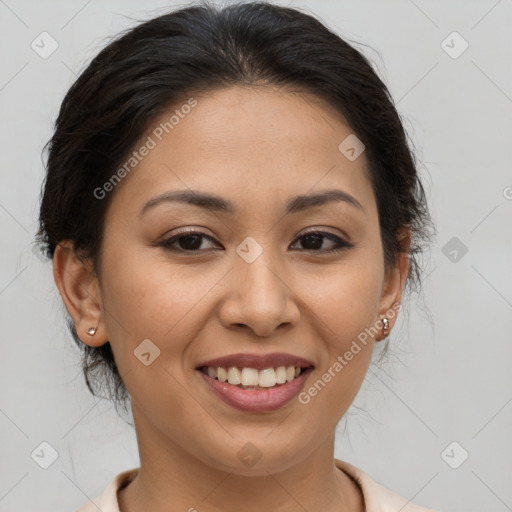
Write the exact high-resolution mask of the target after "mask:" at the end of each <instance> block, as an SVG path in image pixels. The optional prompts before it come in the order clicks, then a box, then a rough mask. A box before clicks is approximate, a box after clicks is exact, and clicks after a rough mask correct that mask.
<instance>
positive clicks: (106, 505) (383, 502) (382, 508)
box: [77, 459, 436, 512]
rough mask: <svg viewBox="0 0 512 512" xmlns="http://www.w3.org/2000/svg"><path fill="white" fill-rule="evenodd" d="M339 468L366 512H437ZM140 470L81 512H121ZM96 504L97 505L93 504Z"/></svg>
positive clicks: (118, 479) (125, 473)
mask: <svg viewBox="0 0 512 512" xmlns="http://www.w3.org/2000/svg"><path fill="white" fill-rule="evenodd" d="M334 462H335V464H336V466H337V467H338V468H339V469H341V470H342V471H344V472H345V473H347V474H348V475H350V476H351V477H352V478H353V479H354V480H355V482H356V483H357V484H358V485H359V487H360V488H361V491H362V493H363V497H364V502H365V509H366V512H436V511H435V510H432V509H428V508H423V507H419V506H418V505H414V504H413V503H411V502H410V501H409V500H407V499H405V498H403V497H402V496H400V495H399V494H396V493H395V492H393V491H391V490H389V489H387V488H385V487H383V486H382V485H380V484H378V483H377V482H375V481H374V480H372V479H371V478H370V477H369V476H368V475H367V474H366V473H364V472H363V471H362V470H360V469H359V468H357V467H355V466H353V465H352V464H349V463H348V462H344V461H341V460H338V459H334ZM138 470H139V468H133V469H128V470H126V471H123V472H122V473H119V474H118V475H117V476H116V477H115V478H114V479H113V480H112V481H111V482H110V483H109V484H108V485H107V487H106V488H105V490H104V491H103V493H102V494H101V495H99V496H98V497H96V498H94V499H93V500H92V502H91V501H89V502H88V503H86V504H85V505H84V506H83V507H81V508H80V509H79V510H78V511H77V512H98V508H99V509H100V510H101V511H102V512H120V511H119V502H118V501H117V491H118V490H119V489H120V488H123V487H125V486H127V485H128V484H129V483H130V482H131V480H132V479H133V478H135V476H136V474H137V472H138ZM93 502H94V503H93Z"/></svg>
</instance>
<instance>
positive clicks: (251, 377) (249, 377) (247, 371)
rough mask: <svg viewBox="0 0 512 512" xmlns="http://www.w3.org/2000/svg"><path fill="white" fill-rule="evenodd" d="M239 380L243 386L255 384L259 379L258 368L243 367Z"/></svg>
mask: <svg viewBox="0 0 512 512" xmlns="http://www.w3.org/2000/svg"><path fill="white" fill-rule="evenodd" d="M240 380H241V383H242V384H243V385H244V386H257V385H258V381H259V374H258V370H256V369H254V368H243V369H242V378H241V379H240Z"/></svg>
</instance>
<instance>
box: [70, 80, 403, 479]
mask: <svg viewBox="0 0 512 512" xmlns="http://www.w3.org/2000/svg"><path fill="white" fill-rule="evenodd" d="M195 100H196V101H197V104H195V106H194V107H192V108H190V109H189V108H182V109H180V106H179V105H178V106H177V107H176V109H177V110H178V111H179V112H180V113H181V115H179V116H178V117H176V118H175V119H174V124H173V125H172V129H170V128H169V127H170V126H171V125H170V124H168V125H167V131H168V133H166V131H165V130H163V129H162V125H160V122H162V123H165V122H166V121H168V120H169V118H170V116H171V115H172V114H173V112H174V110H175V109H172V111H171V110H170V111H169V112H168V113H166V114H165V115H164V116H162V118H161V119H159V120H157V122H155V123H154V125H152V126H151V128H150V130H149V131H148V134H146V136H145V138H144V139H143V140H142V142H141V144H140V146H142V145H144V144H146V146H147V147H148V148H149V149H148V150H147V151H144V150H142V151H139V157H140V161H139V162H138V163H137V165H136V166H134V167H133V169H131V170H130V172H129V173H127V175H126V176H125V177H124V178H123V179H122V180H121V182H120V183H118V184H117V185H116V186H115V187H114V190H113V191H111V192H109V193H111V194H114V196H113V197H112V203H111V204H110V206H109V209H108V212H107V216H106V223H105V230H104V242H103V247H102V248H103V254H102V261H101V282H100V283H99V285H98V288H96V289H95V291H94V293H92V294H91V296H90V297H89V299H88V300H92V298H91V297H96V298H97V299H98V304H99V309H98V310H99V311H101V316H99V317H94V318H96V320H97V322H96V324H98V323H99V324H100V327H99V330H98V332H97V334H96V336H94V337H89V336H87V335H85V334H84V335H83V336H81V338H82V339H83V340H84V342H86V343H88V344H90V345H94V346H98V345H101V344H103V343H105V342H106V341H107V340H109V341H110V343H111V345H112V349H113V352H114V355H115V360H116V363H117V365H118V368H119V371H120V373H121V375H122V376H123V378H124V382H125V384H126V387H127V389H128V391H129V393H130V395H131V398H132V407H133V413H134V418H135V424H136V428H137V435H138V438H139V443H140V442H141V441H142V442H143V443H146V444H153V445H155V446H158V447H159V449H161V450H164V451H165V450H167V449H169V450H170V451H171V453H172V452H173V451H176V450H180V451H181V452H182V453H188V454H190V455H192V456H194V457H195V458H197V459H198V460H200V461H202V462H204V463H206V464H208V465H210V466H213V467H215V468H219V469H222V470H226V471H229V472H232V473H238V474H253V475H254V474H264V473H265V472H267V471H269V472H277V471H281V470H284V469H286V468H287V467H290V466H291V465H293V464H295V463H298V462H299V461H301V460H305V459H306V458H307V457H308V456H311V455H312V454H313V452H314V451H315V450H317V449H318V448H319V447H320V446H321V445H322V444H323V443H325V442H326V440H329V442H331V441H332V439H333V435H334V430H335V427H336V424H337V423H338V421H339V420H340V418H341V417H342V416H343V414H344V413H345V412H346V411H347V409H348V407H349V405H350V404H351V402H352V401H353V399H354V397H355V395H356V393H357V392H358V390H359V388H360V386H361V383H362V381H363V379H364V376H365V373H366V371H367V368H368V365H369V361H370V356H371V352H372V348H373V344H374V341H375V340H374V339H373V338H372V336H371V335H370V336H368V335H366V339H365V342H362V339H363V338H365V336H364V333H365V330H366V333H368V329H371V328H372V327H375V326H377V328H375V329H373V330H372V331H371V333H372V334H374V333H375V332H377V333H380V332H381V331H379V328H378V327H380V326H381V324H380V323H379V322H378V321H379V319H380V318H381V316H382V315H383V314H384V313H386V312H389V310H390V309H391V308H392V306H393V304H395V303H396V302H397V301H399V300H400V296H401V291H402V284H403V281H401V280H400V277H401V278H402V280H403V279H404V277H405V272H406V263H405V262H404V261H406V259H405V260H404V259H402V260H401V261H402V263H401V266H400V267H397V268H396V269H395V270H394V271H393V272H390V273H389V274H388V275H387V276H386V275H385V271H384V270H385V269H384V259H383V250H382V246H381V239H380V231H379V222H378V216H377V207H376V203H375V198H374V195H373V192H372V188H371V185H370V182H369V179H368V174H367V171H366V169H365V164H366V156H365V153H364V152H363V153H362V154H361V155H360V156H359V157H357V158H355V159H354V156H357V150H359V149H360V148H359V147H358V146H357V147H355V150H356V151H355V152H351V151H350V149H348V150H347V149H346V146H347V145H348V147H350V141H351V139H348V141H347V142H345V145H342V150H340V149H339V145H340V144H341V143H342V142H343V141H344V140H345V139H346V138H347V137H348V136H350V135H351V134H352V131H351V129H350V127H349V126H347V125H346V124H344V123H343V122H342V120H341V118H340V117H338V116H337V115H335V113H334V112H333V109H332V108H331V109H330V108H328V107H327V106H325V105H323V104H322V103H320V102H319V101H318V100H316V99H315V97H313V96H309V95H306V94H298V93H293V92H290V91H285V90H276V89H270V88H267V89H263V88H259V89H250V88H239V87H235V88H227V89H223V90H218V91H215V92H211V93H209V94H207V95H206V94H205V95H204V96H196V97H195ZM183 103H184V104H186V101H184V102H183ZM184 112H189V113H187V114H184ZM178 118H179V122H176V119H178ZM159 126H160V129H158V127H159ZM156 134H159V137H157V135H156ZM148 135H149V137H151V139H152V141H153V142H149V139H147V138H146V137H147V136H148ZM160 138H161V140H160ZM352 142H353V139H352ZM153 143H154V144H153ZM140 146H137V147H136V148H134V149H135V150H136V151H137V150H139V148H140ZM153 146H154V147H153ZM141 153H146V156H141ZM349 157H350V158H349ZM132 163H133V162H132ZM327 190H336V191H341V192H343V194H345V195H346V196H345V197H349V196H350V197H351V198H352V199H349V200H343V199H341V200H340V199H338V200H331V201H327V202H317V203H315V202H312V203H308V202H306V201H300V200H299V201H295V202H293V203H290V202H291V201H292V200H293V198H295V197H296V196H304V195H305V196H306V198H308V197H311V196H313V195H315V194H319V193H320V192H324V191H327ZM176 191H184V192H186V193H192V192H193V193H196V194H211V195H214V196H217V197H218V198H219V199H220V200H222V201H223V202H226V203H229V204H230V205H231V208H218V207H217V206H216V203H213V202H212V203H207V206H206V207H201V206H198V205H194V204H191V203H187V202H184V201H177V200H175V201H171V200H162V201H158V202H155V201H153V204H152V205H151V201H152V200H154V199H155V198H157V197H159V196H160V195H162V194H166V193H170V192H176ZM94 200H97V199H94ZM104 200H106V199H104ZM148 202H150V204H149V205H148ZM289 204H292V205H293V206H294V208H293V209H292V211H287V207H288V205H289ZM301 206H302V207H304V208H302V207H301ZM187 230H192V231H194V232H197V233H198V234H199V233H200V234H201V236H198V235H196V237H191V236H190V235H188V238H187V237H186V235H187V233H186V231H187ZM319 232H321V233H319ZM307 233H316V236H315V235H313V236H311V235H310V236H309V237H308V236H306V235H307ZM177 235H181V236H182V237H183V238H181V239H175V240H174V241H170V242H168V243H167V242H166V240H169V239H171V238H172V237H175V236H177ZM329 237H332V238H329ZM340 246H341V249H340V250H338V251H334V252H327V251H328V250H330V249H336V248H338V247H340ZM91 290H93V289H92V288H91ZM87 306H88V307H87V308H86V307H84V308H83V311H84V315H83V318H82V317H81V315H77V317H78V318H77V319H76V320H77V321H78V322H79V324H78V331H79V333H80V332H84V330H86V329H87V328H88V327H90V326H91V325H95V323H94V320H93V317H88V318H87V311H89V312H91V311H93V308H92V307H91V303H88V304H87ZM393 311H394V310H393ZM393 323H394V319H393V318H391V320H390V326H391V327H392V326H393ZM362 333H363V334H362ZM377 336H379V334H377ZM358 337H359V338H358ZM378 339H380V338H378ZM354 342H355V343H356V345H357V346H358V347H359V350H357V348H355V345H354ZM347 351H349V352H352V357H350V356H349V355H347ZM276 353H279V354H283V353H284V354H288V355H290V356H292V357H300V358H302V359H304V360H306V361H307V362H309V363H310V364H311V365H312V366H313V367H314V368H313V370H309V371H308V372H306V373H305V375H306V380H305V382H303V385H302V387H301V389H300V390H299V391H300V392H301V393H300V394H298V392H297V393H295V394H294V395H293V396H292V397H291V398H290V397H289V396H288V395H286V396H285V397H284V398H283V396H281V395H280V392H279V391H278V390H279V388H278V387H276V388H268V389H269V393H270V394H271V395H272V397H273V398H272V404H274V406H273V408H272V407H265V406H262V407H260V409H258V408H257V407H256V406H255V407H252V406H250V405H247V399H245V398H243V397H242V398H240V399H237V398H233V400H235V401H236V400H238V401H237V404H234V402H231V403H228V402H227V401H225V400H224V399H222V398H221V397H220V396H219V395H218V394H217V393H215V392H213V391H212V390H211V388H210V386H209V385H208V379H210V377H207V376H206V375H205V374H204V373H203V372H202V371H201V370H199V369H198V366H199V365H200V363H202V362H205V361H210V360H213V359H216V358H220V357H224V356H229V355H232V354H237V355H239V354H249V355H256V356H258V355H268V354H276ZM269 361H270V362H269ZM269 361H263V362H262V365H263V367H265V368H267V367H269V366H270V367H273V368H277V367H279V366H283V365H284V366H288V365H287V364H286V361H285V360H277V359H276V360H275V361H273V360H272V359H270V360H269ZM336 361H338V363H339V365H336V364H335V363H336ZM341 361H343V362H341ZM251 364H252V363H251V362H250V361H249V362H247V361H244V360H242V359H240V365H239V366H241V367H251ZM254 364H255V363H254ZM340 365H341V366H342V368H341V369H340ZM213 366H216V365H215V364H214V365H213ZM237 366H238V365H237ZM292 366H294V364H292ZM279 372H281V373H282V370H278V373H279ZM264 373H265V374H266V375H267V376H268V375H270V372H264ZM274 373H275V372H274ZM245 375H246V376H248V377H249V378H250V377H251V376H254V373H253V372H251V371H249V372H246V373H245ZM326 375H327V377H326ZM329 375H330V379H329ZM260 376H261V375H260V374H259V373H258V374H257V377H260ZM322 376H324V377H323V380H322ZM302 379H304V377H302ZM319 379H320V381H321V384H320V385H319V384H318V383H317V389H316V393H315V391H314V390H313V391H311V392H308V390H309V389H310V388H311V387H312V386H314V384H315V382H316V381H318V380H319ZM326 381H327V382H326ZM262 382H263V381H262ZM291 383H293V381H291ZM218 384H219V383H218ZM322 384H323V385H322ZM226 386H227V384H224V387H226ZM286 386H288V387H289V388H291V387H292V386H290V385H288V384H287V385H286ZM283 389H284V386H283ZM276 391H277V392H276ZM295 391H297V390H295ZM241 393H245V394H248V393H252V394H255V393H256V392H255V391H238V394H239V395H240V394H241ZM281 393H284V392H281ZM221 395H222V393H221ZM246 396H248V395H246ZM308 397H309V398H308ZM280 400H281V402H280ZM283 400H284V401H285V403H282V402H283ZM286 400H287V401H286ZM244 404H245V406H244ZM251 407H252V408H251ZM247 442H250V443H252V445H246V443H247ZM247 453H249V454H251V453H252V454H253V455H255V456H256V457H259V456H261V459H260V460H259V461H258V463H257V464H256V465H255V466H254V468H252V469H251V468H249V465H248V463H247V462H244V461H245V460H246V459H245V458H244V457H245V455H246V454H247Z"/></svg>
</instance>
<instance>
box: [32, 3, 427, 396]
mask: <svg viewBox="0 0 512 512" xmlns="http://www.w3.org/2000/svg"><path fill="white" fill-rule="evenodd" d="M236 85H240V86H254V87H257V86H259V85H272V86H277V87H287V86H291V87H293V88H294V89H298V90H299V91H305V92H309V93H312V94H314V95H316V96H317V97H318V98H319V99H321V100H323V101H324V102H326V103H327V104H328V105H330V106H331V107H332V108H333V109H335V111H337V112H339V113H340V114H341V115H342V116H344V118H345V119H346V120H347V121H348V123H349V125H350V127H351V129H352V130H353V131H354V133H355V134H356V135H357V137H358V138H359V139H360V140H361V141H362V142H363V143H364V144H365V146H366V149H365V155H366V157H367V159H368V162H369V171H370V172H369V177H370V180H371V184H372V188H373V191H374V194H375V198H376V203H377V208H378V213H379V223H380V230H381V238H382V246H383V252H384V259H385V265H386V268H389V267H391V266H393V265H394V264H395V263H396V261H397V257H398V255H399V254H400V253H401V252H403V248H402V245H401V243H400V241H399V240H398V239H397V235H398V233H399V231H400V229H401V228H403V227H405V226H407V227H409V228H410V229H411V233H412V238H411V247H410V250H409V260H410V271H409V276H408V279H407V287H408V288H411V289H417V288H418V287H419V285H420V277H421V276H420V274H421V272H420V265H419V263H418V259H417V258H418V256H419V255H420V253H421V252H422V251H423V246H424V245H425V243H426V242H427V241H429V240H430V230H431V228H433V226H432V223H431V219H430V215H429V212H428V208H427V201H426V197H425V193H424V189H423V186H422V184H421V181H420V179H419V176H418V171H417V165H416V161H415V157H414V154H413V153H412V151H411V149H410V146H409V142H408V139H407V137H406V133H405V130H404V128H403V126H402V122H401V119H400V116H399V115H398V113H397V111H396V108H395V106H394V103H393V100H392V98H391V95H390V93H389V91H388V89H387V88H386V86H385V85H384V83H383V82H382V81H381V80H380V78H379V77H378V76H377V74H376V73H375V71H374V70H373V68H372V66H371V64H370V62H369V61H368V60H367V58H366V57H365V56H363V55H362V54H361V53H360V52H359V51H358V50H356V49H355V48H354V47H353V46H351V45H350V44H348V43H347V42H346V41H345V40H343V39H342V38H341V37H340V36H338V35H337V34H335V33H334V32H332V31H331V30H329V29H328V28H327V27H326V26H325V25H324V24H323V23H322V22H320V21H319V20H317V19H316V18H315V17H314V16H312V15H310V14H306V13H304V12H301V11H299V10H297V9H293V8H289V7H283V6H278V5H275V4H270V3H266V2H244V3H236V4H231V5H228V6H223V7H220V6H216V5H211V4H210V3H209V2H207V1H203V2H200V3H197V4H191V5H189V6H188V7H186V8H182V9H180V10H176V11H174V12H170V13H168V14H165V15H162V16H159V17H156V18H154V19H151V20H149V21H146V22H143V23H141V24H139V25H138V26H136V27H134V28H132V29H130V30H128V31H127V32H126V33H124V34H121V35H120V36H119V37H117V38H116V39H115V40H113V41H112V42H111V43H110V44H108V46H106V47H105V48H104V49H103V50H102V51H101V52H100V53H99V54H98V55H97V56H96V57H95V58H94V59H93V60H92V62H91V63H90V64H89V65H88V67H87V68H86V69H85V70H84V71H83V72H82V73H81V74H80V76H79V77H78V78H77V80H76V81H75V83H74V84H73V85H72V87H71V88H70V89H69V91H68V93H67V94H66V96H65V98H64V100H63V102H62V105H61V108H60V112H59V115H58V118H57V121H56V126H55V132H54V134H53V137H52V138H51V140H50V141H49V142H48V144H47V147H46V149H47V150H48V154H47V165H46V170H47V174H46V177H45V183H44V185H43V190H42V197H41V208H40V216H39V231H38V233H37V235H36V238H37V241H38V242H39V243H42V244H43V245H44V248H45V253H46V255H47V257H48V258H53V255H54V251H55V248H56V246H57V244H59V242H61V241H63V240H71V241H72V242H73V243H74V247H75V250H76V251H77V252H79V253H80V254H83V256H84V257H85V258H88V259H90V261H91V262H92V264H93V268H94V270H95V272H96V274H97V275H98V276H100V269H101V265H100V263H101V245H102V236H103V226H104V218H105V211H106V209H107V207H108V205H109V202H110V201H111V200H112V195H113V194H112V193H111V194H109V195H108V196H107V197H106V198H105V199H103V200H97V199H95V198H94V195H93V191H94V190H95V189H97V187H101V186H102V185H103V184H104V183H105V182H107V181H108V179H109V178H110V177H111V176H112V174H113V173H114V171H115V170H116V169H117V168H118V166H120V165H121V164H122V162H124V161H125V159H126V157H127V155H129V154H130V153H131V152H132V151H133V150H134V148H135V146H136V144H137V142H138V141H139V140H140V139H141V137H142V136H143V135H144V133H146V131H147V130H148V127H149V126H150V123H151V122H152V121H153V120H154V119H155V118H156V117H157V116H160V115H162V114H163V113H164V112H165V111H167V110H168V109H169V108H170V107H171V106H173V105H176V104H178V101H179V100H181V99H182V98H184V97H186V96H193V95H194V94H200V93H201V92H208V91H212V90H214V89H216V88H221V87H228V86H236ZM340 142H341V141H340ZM434 230H435V228H434ZM68 325H69V329H70V331H71V333H72V336H73V339H74V341H75V342H76V344H77V345H78V347H80V349H81V351H82V354H83V371H84V375H85V379H86V383H87V386H88V388H89V390H90V391H91V393H93V394H94V395H97V389H94V387H95V386H93V384H94V383H95V381H96V377H99V376H100V374H101V376H102V377H103V379H104V380H105V382H106V384H107V386H106V388H107V391H110V397H111V398H112V399H114V400H115V401H118V400H119V401H122V402H124V401H125V399H126V398H127V391H126V388H125V386H124V384H123V382H122V379H121V378H120V375H119V373H118V370H117V367H116V364H115V361H114V358H113V354H112V350H111V347H110V343H108V342H107V343H105V344H104V345H103V346H101V347H98V348H95V347H91V346H88V345H85V344H84V343H82V342H81V340H80V339H79V337H78V335H77V332H76V328H75V325H74V323H73V322H72V320H71V319H70V318H68ZM93 376H94V378H92V377H93ZM97 396H99V395H97Z"/></svg>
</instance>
